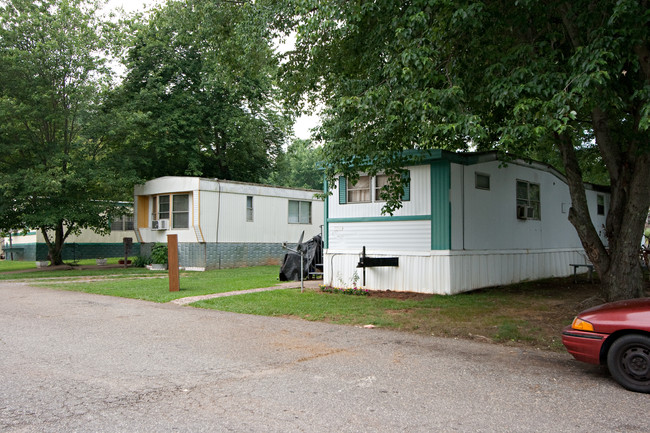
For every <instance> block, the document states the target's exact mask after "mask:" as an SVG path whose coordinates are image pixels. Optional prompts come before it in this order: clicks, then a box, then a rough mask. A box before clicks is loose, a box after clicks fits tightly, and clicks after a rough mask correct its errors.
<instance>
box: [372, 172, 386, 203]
mask: <svg viewBox="0 0 650 433" xmlns="http://www.w3.org/2000/svg"><path fill="white" fill-rule="evenodd" d="M386 185H388V176H387V175H385V174H378V175H377V176H375V201H385V200H384V199H382V198H381V189H382V188H383V187H384V186H386Z"/></svg>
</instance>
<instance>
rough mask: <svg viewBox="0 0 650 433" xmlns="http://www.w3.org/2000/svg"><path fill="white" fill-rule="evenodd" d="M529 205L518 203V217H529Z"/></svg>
mask: <svg viewBox="0 0 650 433" xmlns="http://www.w3.org/2000/svg"><path fill="white" fill-rule="evenodd" d="M528 208H529V207H528V206H523V205H517V219H520V220H525V219H528V212H527V209H528Z"/></svg>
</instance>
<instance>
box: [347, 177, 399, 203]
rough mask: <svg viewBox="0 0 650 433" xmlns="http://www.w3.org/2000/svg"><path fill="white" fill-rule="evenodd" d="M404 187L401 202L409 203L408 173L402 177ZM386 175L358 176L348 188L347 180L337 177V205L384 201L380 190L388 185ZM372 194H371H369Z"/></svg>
mask: <svg viewBox="0 0 650 433" xmlns="http://www.w3.org/2000/svg"><path fill="white" fill-rule="evenodd" d="M404 177H405V179H406V185H404V192H403V194H402V197H401V199H402V201H409V200H410V199H411V183H410V173H409V172H408V171H407V174H406V175H405V176H404ZM388 179H389V178H388V175H386V174H378V175H376V176H372V177H371V176H367V175H364V176H359V180H358V181H357V182H356V183H355V184H353V185H352V186H350V183H349V182H348V180H347V179H346V178H345V177H343V176H341V177H339V203H340V204H347V203H370V202H381V201H385V200H384V199H383V198H382V197H381V191H382V188H384V187H385V186H387V185H388ZM371 193H372V194H371Z"/></svg>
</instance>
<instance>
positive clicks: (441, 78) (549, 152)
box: [283, 0, 650, 299]
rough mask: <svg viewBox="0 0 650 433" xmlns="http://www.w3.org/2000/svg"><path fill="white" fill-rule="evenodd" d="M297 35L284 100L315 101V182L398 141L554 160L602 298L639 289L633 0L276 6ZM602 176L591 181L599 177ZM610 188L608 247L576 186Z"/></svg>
mask: <svg viewBox="0 0 650 433" xmlns="http://www.w3.org/2000/svg"><path fill="white" fill-rule="evenodd" d="M285 6H286V7H287V8H288V9H287V10H290V11H293V15H291V19H288V20H285V21H284V24H287V23H289V24H288V26H289V27H291V26H295V27H296V29H297V43H296V48H295V50H294V51H293V52H291V53H289V54H288V56H287V62H286V63H285V64H284V66H283V68H284V70H283V88H284V90H285V92H286V97H287V98H288V100H289V101H291V102H292V104H293V105H294V106H299V105H300V104H301V103H304V102H305V101H307V102H310V103H312V104H317V103H318V104H323V105H324V106H325V107H326V108H325V115H324V119H323V123H322V127H321V129H320V133H319V138H320V139H321V140H322V141H323V143H324V155H325V159H326V161H327V171H326V174H327V177H328V179H329V180H333V179H334V177H335V176H336V175H338V174H344V175H347V176H349V177H351V178H352V179H353V180H354V178H355V176H356V175H357V173H358V172H359V171H365V172H368V173H370V174H371V175H372V174H376V173H377V172H380V171H383V172H386V173H388V174H390V175H392V179H393V184H395V185H397V186H396V187H393V188H391V190H390V191H389V192H390V193H391V197H390V199H389V200H388V201H387V205H386V211H389V212H390V211H391V210H393V209H395V208H397V207H399V206H400V203H399V192H400V191H401V185H399V183H400V180H401V177H400V176H399V173H400V168H401V167H402V166H403V165H404V164H405V162H406V161H405V160H404V156H403V155H404V153H403V152H402V151H403V150H406V149H411V148H421V149H428V148H443V149H447V150H456V151H467V150H479V151H480V150H493V149H497V150H499V151H501V152H503V154H506V153H513V154H516V155H518V156H524V157H533V158H535V159H538V160H542V161H544V162H551V163H553V164H556V165H557V164H559V167H558V168H560V169H561V170H563V171H564V173H565V174H566V177H567V180H568V183H569V188H570V191H571V197H572V208H571V210H570V213H569V219H570V221H571V222H572V224H573V225H574V226H575V227H576V230H577V232H578V234H579V236H580V239H581V241H582V243H583V246H584V248H585V251H586V252H587V254H588V256H589V258H590V260H591V261H592V263H594V265H595V267H596V270H597V271H598V273H599V275H600V277H601V279H602V281H603V286H604V287H605V296H606V298H607V299H617V298H627V297H635V296H641V295H642V294H643V290H644V289H643V280H642V274H641V270H640V267H639V260H638V246H639V239H640V236H641V233H642V228H643V221H644V217H645V215H646V214H647V210H648V207H649V205H650V182H649V179H650V140H649V138H650V137H649V133H648V130H649V128H650V8H649V7H648V6H649V4H648V2H647V1H638V0H617V1H615V0H605V1H599V2H597V3H596V2H593V1H587V0H577V1H572V2H567V1H564V0H550V1H545V2H539V1H532V0H522V1H518V2H514V3H513V2H510V1H503V0H501V1H470V0H451V1H450V0H409V1H403V2H394V1H391V0H375V1H364V0H361V1H358V2H347V1H344V0H300V1H298V0H296V1H293V0H287V2H286V3H285ZM603 174H606V176H603ZM586 179H589V180H606V181H608V183H609V184H610V186H611V197H612V199H611V207H610V211H609V214H608V218H607V226H606V235H607V239H608V245H605V244H603V243H602V242H601V240H600V238H599V236H598V234H597V230H596V229H595V228H594V226H593V224H592V222H591V220H590V217H589V212H588V208H587V202H586V195H585V190H584V184H583V181H584V180H586Z"/></svg>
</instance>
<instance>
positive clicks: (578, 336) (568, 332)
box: [562, 326, 609, 364]
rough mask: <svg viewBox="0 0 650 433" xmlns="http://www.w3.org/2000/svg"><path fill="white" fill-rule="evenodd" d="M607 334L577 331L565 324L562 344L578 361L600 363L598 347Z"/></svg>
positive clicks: (601, 345) (601, 344)
mask: <svg viewBox="0 0 650 433" xmlns="http://www.w3.org/2000/svg"><path fill="white" fill-rule="evenodd" d="M608 336H609V334H599V333H597V332H587V331H578V330H576V329H572V328H571V326H567V327H566V328H564V330H563V331H562V344H564V347H566V349H567V350H568V351H569V353H570V354H571V355H573V357H574V358H575V359H577V360H578V361H582V362H587V363H589V364H600V349H601V347H603V343H604V342H605V339H606V338H607V337H608Z"/></svg>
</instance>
